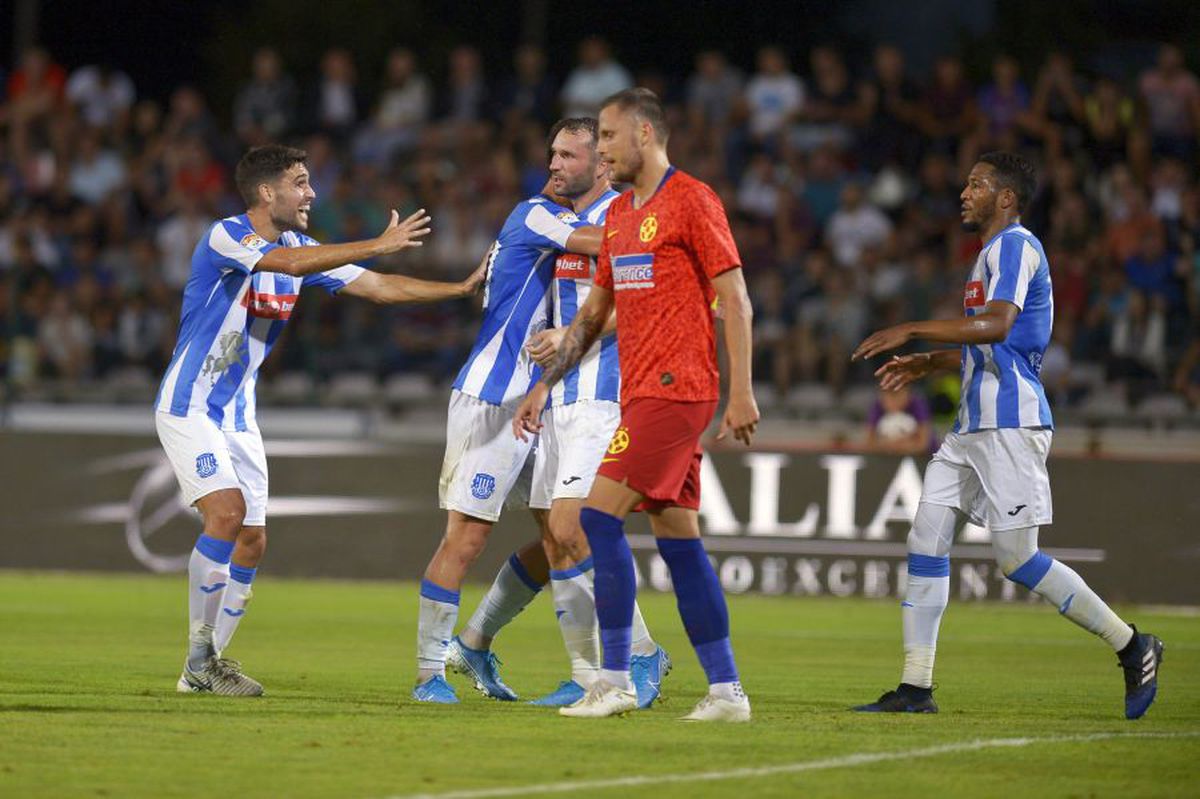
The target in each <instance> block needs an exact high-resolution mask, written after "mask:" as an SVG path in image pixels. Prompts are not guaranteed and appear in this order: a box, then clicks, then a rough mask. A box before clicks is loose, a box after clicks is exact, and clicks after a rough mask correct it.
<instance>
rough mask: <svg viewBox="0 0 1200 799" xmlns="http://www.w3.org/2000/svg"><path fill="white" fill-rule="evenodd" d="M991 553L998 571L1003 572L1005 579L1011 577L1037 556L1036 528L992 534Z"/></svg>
mask: <svg viewBox="0 0 1200 799" xmlns="http://www.w3.org/2000/svg"><path fill="white" fill-rule="evenodd" d="M992 552H993V553H994V554H995V557H996V565H997V566H999V567H1000V571H1002V572H1004V576H1005V577H1011V576H1012V574H1013V573H1014V572H1015V571H1017V570H1018V569H1020V568H1021V567H1022V566H1024V565H1025V564H1026V563H1028V562H1029V561H1030V559H1031V558H1033V557H1034V556H1035V555H1037V553H1038V548H1037V528H1036V527H1035V528H1031V530H1005V531H1002V532H997V533H993V534H992Z"/></svg>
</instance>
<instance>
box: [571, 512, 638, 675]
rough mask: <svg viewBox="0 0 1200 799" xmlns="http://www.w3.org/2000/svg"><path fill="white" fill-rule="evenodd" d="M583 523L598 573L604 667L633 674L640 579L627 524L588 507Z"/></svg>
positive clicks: (597, 594) (599, 616)
mask: <svg viewBox="0 0 1200 799" xmlns="http://www.w3.org/2000/svg"><path fill="white" fill-rule="evenodd" d="M579 522H580V524H582V525H583V532H584V533H585V534H587V539H588V545H589V546H591V548H592V563H593V565H594V570H595V585H596V618H597V620H598V621H599V622H600V643H601V645H602V646H603V647H604V668H605V669H607V670H609V671H629V644H630V639H631V638H632V635H633V603H634V601H635V599H636V598H637V578H636V577H635V575H634V571H633V553H632V552H631V551H630V550H629V542H628V541H626V540H625V525H624V522H622V521H621V520H620V519H618V518H617V517H616V516H610V515H608V514H607V513H603V512H601V511H598V510H595V509H593V508H584V509H583V510H582V511H580V512H579Z"/></svg>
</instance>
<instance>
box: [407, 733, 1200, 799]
mask: <svg viewBox="0 0 1200 799" xmlns="http://www.w3.org/2000/svg"><path fill="white" fill-rule="evenodd" d="M1196 737H1200V730H1191V731H1186V732H1144V733H1143V732H1097V733H1092V734H1089V735H1055V736H1045V737H1037V738H984V739H979V740H975V741H963V742H960V743H951V744H941V745H939V746H928V747H924V748H922V749H907V750H904V751H900V752H860V753H858V754H853V755H843V756H841V757H830V758H825V759H823V760H807V761H801V762H799V763H784V764H781V765H778V766H760V767H757V768H736V769H729V770H727V771H700V772H694V773H688V774H654V775H644V776H631V777H614V778H611V779H604V780H578V781H573V782H546V783H540V784H533V785H520V786H512V787H503V788H475V789H471V790H464V791H447V792H445V793H419V794H404V795H396V796H392V797H389V798H388V799H491V797H502V796H528V795H530V794H547V793H569V792H575V791H592V790H602V789H605V788H637V787H642V786H648V785H668V784H670V785H673V784H678V783H688V782H716V781H718V780H737V779H755V778H759V777H773V776H776V775H778V774H798V773H801V772H805V771H823V770H825V769H834V768H846V767H848V766H864V765H868V764H871V763H885V762H887V761H891V760H911V759H913V758H921V757H937V756H938V755H947V754H954V753H956V752H977V751H979V750H981V749H1001V748H1013V749H1015V748H1019V747H1023V746H1032V745H1034V744H1064V743H1092V742H1094V741H1107V740H1112V739H1121V738H1133V739H1139V738H1140V739H1157V738H1196Z"/></svg>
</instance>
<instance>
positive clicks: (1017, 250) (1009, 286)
mask: <svg viewBox="0 0 1200 799" xmlns="http://www.w3.org/2000/svg"><path fill="white" fill-rule="evenodd" d="M1024 249H1025V239H1023V238H1022V237H1021V236H1019V235H1012V236H1005V237H1004V238H1002V239H1000V258H999V266H1000V277H999V282H998V283H997V284H996V290H995V291H993V292H992V299H993V300H1007V301H1008V302H1012V301H1013V300H1014V299H1015V298H1016V296H1017V278H1018V277H1020V275H1021V251H1022V250H1024ZM986 263H987V259H984V264H985V265H986ZM990 279H991V278H990V277H989V281H990Z"/></svg>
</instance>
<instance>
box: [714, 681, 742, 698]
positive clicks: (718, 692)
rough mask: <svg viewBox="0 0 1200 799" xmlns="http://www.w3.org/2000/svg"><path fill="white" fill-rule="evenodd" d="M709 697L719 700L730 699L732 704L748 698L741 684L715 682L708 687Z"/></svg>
mask: <svg viewBox="0 0 1200 799" xmlns="http://www.w3.org/2000/svg"><path fill="white" fill-rule="evenodd" d="M708 695H709V696H715V697H717V698H718V699H728V700H729V701H730V702H740V701H742V700H743V699H745V698H746V692H745V691H743V690H742V684H741V683H740V682H715V683H712V684H711V685H709V686H708Z"/></svg>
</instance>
